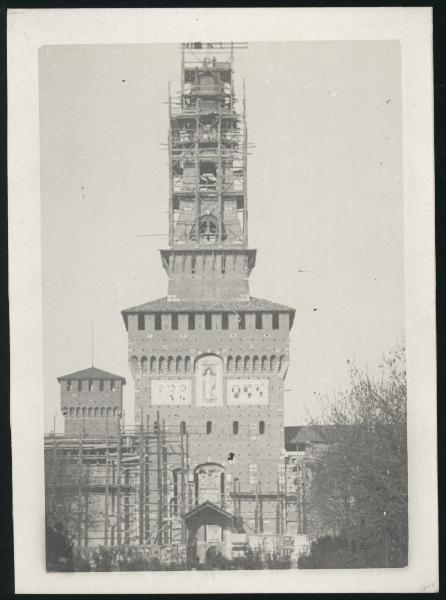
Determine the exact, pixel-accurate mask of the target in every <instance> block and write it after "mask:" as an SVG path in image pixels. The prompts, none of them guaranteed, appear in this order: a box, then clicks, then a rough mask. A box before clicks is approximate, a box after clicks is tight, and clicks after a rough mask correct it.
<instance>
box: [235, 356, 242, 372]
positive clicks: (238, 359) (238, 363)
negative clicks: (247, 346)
mask: <svg viewBox="0 0 446 600" xmlns="http://www.w3.org/2000/svg"><path fill="white" fill-rule="evenodd" d="M235 370H236V372H237V373H239V372H240V371H241V370H242V357H241V356H237V357H236V359H235Z"/></svg>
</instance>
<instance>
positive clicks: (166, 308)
mask: <svg viewBox="0 0 446 600" xmlns="http://www.w3.org/2000/svg"><path fill="white" fill-rule="evenodd" d="M258 310H263V311H265V312H268V311H274V312H288V313H291V314H292V315H294V313H295V309H294V308H290V307H289V306H285V305H284V304H277V303H276V302H270V301H269V300H264V299H263V298H255V297H254V296H250V298H249V300H229V301H228V300H222V301H216V300H204V301H202V302H195V301H191V300H168V299H167V296H164V297H163V298H158V299H157V300H151V301H150V302H145V303H144V304H139V305H138V306H132V307H131V308H126V309H124V310H123V311H121V312H122V314H123V315H129V314H136V313H151V312H219V311H222V312H226V311H235V312H241V311H243V312H255V311H258Z"/></svg>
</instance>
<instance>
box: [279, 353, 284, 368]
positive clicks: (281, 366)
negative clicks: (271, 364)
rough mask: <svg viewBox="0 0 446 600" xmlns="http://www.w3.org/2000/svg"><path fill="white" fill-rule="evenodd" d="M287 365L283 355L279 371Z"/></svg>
mask: <svg viewBox="0 0 446 600" xmlns="http://www.w3.org/2000/svg"><path fill="white" fill-rule="evenodd" d="M284 366H285V357H284V356H283V355H282V356H281V357H280V360H279V371H281V370H282V369H283V368H284Z"/></svg>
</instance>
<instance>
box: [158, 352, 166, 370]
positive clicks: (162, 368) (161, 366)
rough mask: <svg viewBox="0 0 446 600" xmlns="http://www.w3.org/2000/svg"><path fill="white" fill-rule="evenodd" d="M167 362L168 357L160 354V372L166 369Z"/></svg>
mask: <svg viewBox="0 0 446 600" xmlns="http://www.w3.org/2000/svg"><path fill="white" fill-rule="evenodd" d="M165 362H166V359H165V358H164V356H160V359H159V372H160V373H162V372H163V371H164V363H165Z"/></svg>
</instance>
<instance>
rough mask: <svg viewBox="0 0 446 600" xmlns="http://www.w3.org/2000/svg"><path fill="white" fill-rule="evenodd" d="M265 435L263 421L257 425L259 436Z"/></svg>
mask: <svg viewBox="0 0 446 600" xmlns="http://www.w3.org/2000/svg"><path fill="white" fill-rule="evenodd" d="M264 433H265V421H260V423H259V434H260V435H263V434H264Z"/></svg>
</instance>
